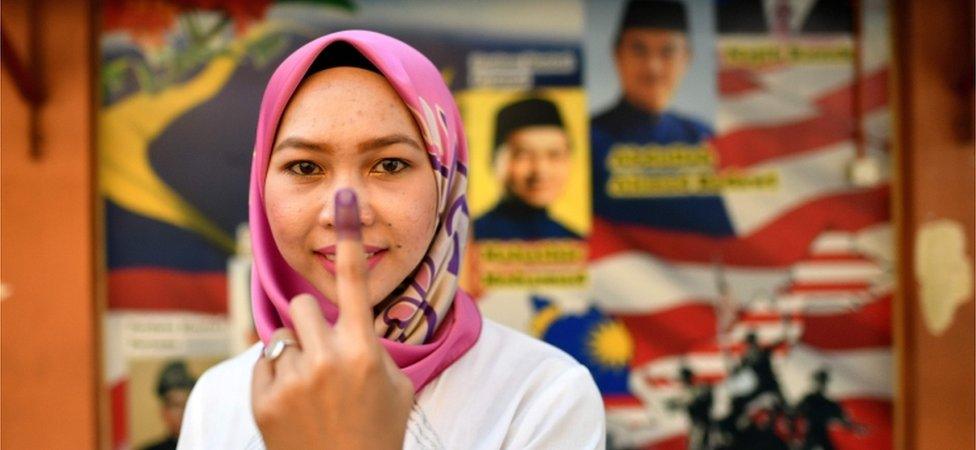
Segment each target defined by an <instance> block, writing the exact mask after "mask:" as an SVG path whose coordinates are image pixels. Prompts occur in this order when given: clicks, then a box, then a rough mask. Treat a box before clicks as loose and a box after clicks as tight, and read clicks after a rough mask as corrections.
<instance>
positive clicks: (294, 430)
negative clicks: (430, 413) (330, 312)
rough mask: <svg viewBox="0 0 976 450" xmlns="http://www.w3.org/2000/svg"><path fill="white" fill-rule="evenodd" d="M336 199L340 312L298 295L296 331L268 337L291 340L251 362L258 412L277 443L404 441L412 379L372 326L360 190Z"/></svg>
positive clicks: (339, 445) (397, 444) (375, 445)
mask: <svg viewBox="0 0 976 450" xmlns="http://www.w3.org/2000/svg"><path fill="white" fill-rule="evenodd" d="M335 199H336V201H335V208H336V211H335V218H334V219H335V227H336V231H337V234H338V242H337V243H336V247H337V248H336V253H337V254H336V281H337V286H336V289H337V297H338V299H336V303H337V304H338V306H339V318H338V320H337V321H336V323H335V326H330V325H329V324H328V323H327V322H326V320H325V318H324V317H323V315H322V311H321V309H320V308H319V305H318V302H317V301H316V300H315V298H314V297H312V296H311V295H308V294H302V295H298V296H296V297H295V298H293V299H292V301H291V305H290V307H289V308H290V313H291V317H292V320H293V322H294V327H295V333H292V331H291V330H289V329H287V328H280V329H278V330H276V331H275V333H274V334H273V336H272V337H271V340H270V341H269V345H272V344H273V343H274V342H276V341H278V340H284V341H285V342H290V343H292V344H291V345H286V346H285V348H284V351H283V352H282V353H281V354H280V356H278V357H277V358H275V359H273V360H272V359H269V358H266V357H262V358H260V359H259V360H258V362H257V364H256V365H255V367H254V379H253V382H252V385H251V401H252V408H253V411H254V419H255V422H256V423H257V425H258V428H259V429H260V430H261V434H262V437H263V438H264V442H265V445H266V446H267V448H269V449H272V450H276V449H319V448H332V449H399V448H402V447H403V438H404V433H405V432H406V426H407V418H408V417H409V415H410V408H411V406H412V405H413V385H412V383H411V382H410V380H409V379H408V378H407V377H406V375H404V374H403V373H402V372H401V371H400V369H399V368H398V367H397V366H396V364H395V363H394V362H393V360H392V359H391V358H390V356H389V355H388V354H387V352H386V351H385V350H384V349H383V347H382V345H380V342H379V339H378V338H377V337H376V335H375V334H374V332H373V313H372V307H371V305H370V303H369V296H368V295H367V287H366V260H365V256H364V252H363V243H362V236H361V232H360V222H359V208H358V203H357V200H356V195H355V193H354V192H353V191H352V190H349V189H346V190H341V191H338V192H337V193H336V197H335ZM295 334H297V336H296V335H295ZM295 344H297V345H295Z"/></svg>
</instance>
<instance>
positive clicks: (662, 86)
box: [615, 28, 691, 113]
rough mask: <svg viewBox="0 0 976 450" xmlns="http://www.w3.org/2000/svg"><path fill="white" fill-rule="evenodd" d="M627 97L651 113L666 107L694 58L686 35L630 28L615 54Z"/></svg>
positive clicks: (618, 71) (675, 32) (622, 85)
mask: <svg viewBox="0 0 976 450" xmlns="http://www.w3.org/2000/svg"><path fill="white" fill-rule="evenodd" d="M615 57H616V63H617V76H618V77H619V78H620V85H621V88H622V89H623V93H624V97H625V98H626V99H627V101H629V102H630V103H632V104H633V105H635V106H637V107H638V108H641V109H643V110H645V111H648V112H653V113H658V112H661V111H663V110H664V109H666V108H667V106H668V103H669V102H670V101H671V97H672V96H673V95H674V91H675V90H676V89H677V88H678V84H679V83H681V79H682V78H683V77H684V75H685V70H687V68H688V61H689V60H690V59H691V52H690V50H689V49H688V42H687V38H686V37H685V34H684V33H682V32H679V31H669V30H658V29H653V28H628V29H625V30H624V31H623V33H622V34H621V35H620V41H619V43H618V44H617V49H616V52H615Z"/></svg>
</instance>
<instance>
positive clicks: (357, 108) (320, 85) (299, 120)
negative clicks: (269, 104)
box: [276, 67, 422, 143]
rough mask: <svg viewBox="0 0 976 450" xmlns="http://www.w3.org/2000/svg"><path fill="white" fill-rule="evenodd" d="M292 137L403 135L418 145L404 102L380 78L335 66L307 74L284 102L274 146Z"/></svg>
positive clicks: (350, 68) (417, 135) (416, 135)
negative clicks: (283, 110)
mask: <svg viewBox="0 0 976 450" xmlns="http://www.w3.org/2000/svg"><path fill="white" fill-rule="evenodd" d="M295 134H298V135H300V136H298V137H301V138H304V139H315V138H317V139H323V138H329V139H333V140H335V139H343V138H346V137H350V138H357V139H362V138H368V139H375V138H378V137H381V136H386V135H390V134H401V135H407V136H410V137H412V138H414V139H415V140H416V141H418V143H420V142H422V139H421V136H420V132H419V130H418V128H417V125H416V122H415V120H414V118H413V116H412V114H411V113H410V110H409V109H408V108H407V106H406V104H405V103H404V102H403V100H402V99H401V98H400V96H399V95H398V94H397V92H396V91H395V90H394V89H393V87H392V86H391V85H390V83H389V82H388V81H387V80H386V79H385V78H383V76H381V75H380V74H378V73H376V72H373V71H369V70H365V69H360V68H356V67H335V68H330V69H326V70H322V71H319V72H316V73H315V74H312V75H310V76H308V77H307V78H306V79H305V80H304V81H303V82H302V84H301V85H300V86H299V88H298V89H297V90H296V92H295V95H294V96H293V97H292V98H291V100H290V101H289V104H288V106H287V107H286V109H285V112H284V114H283V115H282V119H281V122H280V123H279V129H278V135H277V137H276V143H280V142H281V141H282V140H284V139H288V138H290V137H294V136H293V135H295Z"/></svg>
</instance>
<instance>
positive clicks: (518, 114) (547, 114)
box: [494, 98, 565, 150]
mask: <svg viewBox="0 0 976 450" xmlns="http://www.w3.org/2000/svg"><path fill="white" fill-rule="evenodd" d="M536 125H555V126H557V127H559V128H565V126H564V125H563V119H562V117H561V116H560V115H559V109H558V108H556V104H555V103H553V102H551V101H549V100H545V99H541V98H527V99H524V100H519V101H517V102H514V103H509V104H508V105H506V106H505V107H504V108H502V109H500V110H499V111H498V115H497V116H496V118H495V147H494V148H495V150H497V149H498V148H499V147H500V146H501V145H502V143H504V142H505V140H506V139H508V135H509V134H512V132H515V131H518V130H519V129H520V128H525V127H531V126H536Z"/></svg>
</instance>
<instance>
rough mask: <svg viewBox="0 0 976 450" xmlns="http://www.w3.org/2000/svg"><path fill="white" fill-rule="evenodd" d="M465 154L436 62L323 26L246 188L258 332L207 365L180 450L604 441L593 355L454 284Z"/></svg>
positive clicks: (288, 86)
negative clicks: (580, 356) (578, 354)
mask: <svg viewBox="0 0 976 450" xmlns="http://www.w3.org/2000/svg"><path fill="white" fill-rule="evenodd" d="M466 153H467V149H466V145H465V140H464V135H463V131H462V128H461V119H460V116H459V114H458V110H457V107H456V105H455V104H454V101H453V99H452V98H451V96H450V92H449V91H448V89H447V87H446V86H445V85H444V83H443V81H442V79H441V76H440V74H439V73H438V71H437V70H436V68H435V67H434V66H433V64H431V63H430V61H428V60H427V59H426V58H425V57H424V56H423V55H421V54H420V53H419V52H417V51H416V50H414V49H413V48H411V47H409V46H407V45H406V44H404V43H402V42H400V41H397V40H395V39H392V38H390V37H387V36H384V35H381V34H377V33H372V32H367V31H345V32H340V33H334V34H330V35H327V36H324V37H321V38H319V39H316V40H315V41H312V42H311V43H309V44H307V45H305V46H304V47H302V48H300V49H299V50H297V51H296V52H295V53H293V54H292V55H291V56H289V57H288V58H287V59H286V60H285V61H284V62H283V63H282V64H281V66H279V67H278V69H277V70H276V71H275V73H274V75H273V76H272V78H271V81H270V82H269V84H268V87H267V90H266V91H265V95H264V99H263V101H262V105H261V113H260V118H259V120H258V130H257V137H256V144H255V152H254V158H253V164H252V171H251V184H250V205H249V207H250V225H251V234H252V245H253V251H254V258H255V260H254V277H253V283H252V296H253V311H254V318H255V324H256V327H257V330H258V334H259V335H260V336H261V339H262V341H264V346H263V348H264V351H263V352H262V345H261V344H257V345H255V346H254V347H252V348H251V349H249V350H248V351H246V352H245V353H243V354H241V355H238V356H237V357H235V358H233V359H231V360H229V361H225V362H224V363H222V364H220V365H218V366H216V367H214V368H213V369H211V370H209V371H208V372H207V373H205V374H204V375H203V376H202V377H201V378H200V380H199V381H198V382H197V385H196V387H195V388H194V391H193V394H192V395H191V398H190V401H189V405H188V407H187V411H186V416H185V419H184V426H183V430H182V433H181V440H180V448H182V449H190V448H207V449H213V448H234V449H238V448H263V447H264V446H266V447H267V448H272V449H275V448H282V449H283V448H341V449H360V448H371V449H372V448H377V449H380V448H383V449H394V448H411V449H413V448H447V449H455V448H457V449H461V448H464V449H469V448H513V449H514V448H519V449H522V448H602V447H603V445H604V444H603V441H604V425H603V409H602V402H601V399H600V396H599V393H598V392H597V390H596V388H595V386H594V384H593V381H592V379H591V377H590V375H589V373H588V372H587V371H586V369H585V368H583V367H582V366H581V365H579V364H578V363H576V362H575V361H573V360H572V359H571V358H570V357H569V356H567V355H566V354H564V353H562V352H560V351H559V350H556V349H555V348H553V347H550V346H548V345H546V344H544V343H541V342H538V341H536V340H533V339H530V338H528V337H525V336H523V335H521V334H519V333H516V332H513V331H511V330H507V329H505V328H502V327H501V326H499V325H497V324H494V323H492V322H491V321H488V320H483V319H482V318H481V316H480V314H479V313H478V311H477V308H476V307H475V305H474V302H473V301H472V300H471V298H470V297H468V296H467V295H466V294H465V293H464V292H462V291H460V290H458V288H457V271H458V267H459V264H460V257H461V254H463V250H464V243H465V236H466V233H467V228H468V222H469V218H468V214H467V206H466V203H465V197H464V193H465V186H466V174H467V170H466V166H465V165H466V163H467V154H466Z"/></svg>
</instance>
